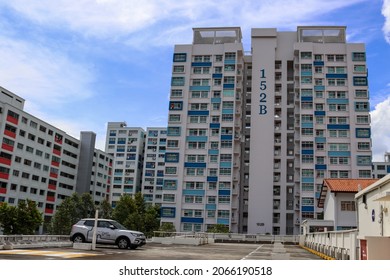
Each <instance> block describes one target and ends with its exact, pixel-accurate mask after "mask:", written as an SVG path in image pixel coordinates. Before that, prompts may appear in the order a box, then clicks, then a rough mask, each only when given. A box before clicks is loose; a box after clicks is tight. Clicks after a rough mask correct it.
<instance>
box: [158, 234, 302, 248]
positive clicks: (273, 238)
mask: <svg viewBox="0 0 390 280" xmlns="http://www.w3.org/2000/svg"><path fill="white" fill-rule="evenodd" d="M191 240H192V241H191ZM152 242H156V243H165V244H173V243H175V244H194V245H202V244H207V243H214V242H221V243H224V242H226V243H275V242H280V243H284V244H299V236H298V235H260V234H239V233H207V232H164V231H155V232H154V234H153V238H152Z"/></svg>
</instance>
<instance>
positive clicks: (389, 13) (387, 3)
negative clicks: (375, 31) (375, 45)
mask: <svg viewBox="0 0 390 280" xmlns="http://www.w3.org/2000/svg"><path fill="white" fill-rule="evenodd" d="M382 15H383V16H384V17H385V23H384V25H383V33H384V35H385V39H386V41H387V43H389V44H390V0H383V6H382Z"/></svg>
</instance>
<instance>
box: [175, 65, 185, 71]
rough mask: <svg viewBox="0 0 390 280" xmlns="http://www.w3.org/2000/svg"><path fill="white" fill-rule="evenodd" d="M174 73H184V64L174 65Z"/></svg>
mask: <svg viewBox="0 0 390 280" xmlns="http://www.w3.org/2000/svg"><path fill="white" fill-rule="evenodd" d="M173 73H184V65H174V66H173Z"/></svg>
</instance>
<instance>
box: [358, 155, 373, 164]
mask: <svg viewBox="0 0 390 280" xmlns="http://www.w3.org/2000/svg"><path fill="white" fill-rule="evenodd" d="M357 165H360V166H362V165H371V156H357Z"/></svg>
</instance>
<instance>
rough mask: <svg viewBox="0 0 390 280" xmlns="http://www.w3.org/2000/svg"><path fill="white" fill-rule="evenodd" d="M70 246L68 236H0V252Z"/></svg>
mask: <svg viewBox="0 0 390 280" xmlns="http://www.w3.org/2000/svg"><path fill="white" fill-rule="evenodd" d="M71 245H72V242H71V241H70V239H69V235H0V250H1V249H14V248H39V247H64V246H71Z"/></svg>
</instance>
